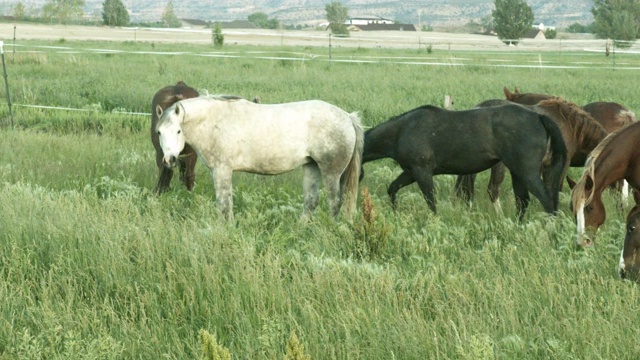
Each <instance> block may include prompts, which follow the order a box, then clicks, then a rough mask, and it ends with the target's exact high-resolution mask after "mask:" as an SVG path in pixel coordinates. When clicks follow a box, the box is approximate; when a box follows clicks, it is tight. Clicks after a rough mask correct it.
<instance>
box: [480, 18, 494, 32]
mask: <svg viewBox="0 0 640 360" xmlns="http://www.w3.org/2000/svg"><path fill="white" fill-rule="evenodd" d="M480 26H482V32H484V33H487V34H488V33H491V32H493V31H495V28H496V24H495V22H494V21H493V16H491V15H487V16H485V17H483V18H482V19H480Z"/></svg>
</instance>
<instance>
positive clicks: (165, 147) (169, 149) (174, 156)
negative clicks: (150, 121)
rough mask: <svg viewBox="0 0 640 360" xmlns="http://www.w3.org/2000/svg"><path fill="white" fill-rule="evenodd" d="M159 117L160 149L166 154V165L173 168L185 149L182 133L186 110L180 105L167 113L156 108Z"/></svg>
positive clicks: (173, 106) (174, 106)
mask: <svg viewBox="0 0 640 360" xmlns="http://www.w3.org/2000/svg"><path fill="white" fill-rule="evenodd" d="M156 115H158V119H159V120H158V125H157V126H156V131H157V133H158V137H159V139H160V147H161V148H162V152H163V154H164V159H163V162H164V165H165V166H167V167H173V166H175V165H176V161H177V160H178V156H179V155H180V153H181V152H182V150H183V149H184V145H185V139H184V134H183V133H182V120H183V119H184V108H183V107H182V105H181V104H180V103H175V104H173V105H172V106H170V107H169V108H167V111H164V112H163V111H162V108H161V107H160V106H157V107H156Z"/></svg>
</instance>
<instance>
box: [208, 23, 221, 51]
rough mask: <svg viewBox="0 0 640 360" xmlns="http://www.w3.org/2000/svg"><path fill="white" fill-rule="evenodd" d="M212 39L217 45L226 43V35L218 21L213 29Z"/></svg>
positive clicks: (214, 44)
mask: <svg viewBox="0 0 640 360" xmlns="http://www.w3.org/2000/svg"><path fill="white" fill-rule="evenodd" d="M211 40H212V41H213V46H215V47H222V45H224V35H223V34H222V26H221V25H220V23H216V24H215V25H214V26H213V29H211Z"/></svg>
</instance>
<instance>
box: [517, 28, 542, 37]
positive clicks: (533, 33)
mask: <svg viewBox="0 0 640 360" xmlns="http://www.w3.org/2000/svg"><path fill="white" fill-rule="evenodd" d="M522 38H523V39H533V40H546V39H547V37H546V36H544V31H542V30H540V29H538V28H535V29H531V30H529V31H527V32H526V33H525V34H524V35H523V36H522Z"/></svg>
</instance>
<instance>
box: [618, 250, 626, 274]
mask: <svg viewBox="0 0 640 360" xmlns="http://www.w3.org/2000/svg"><path fill="white" fill-rule="evenodd" d="M623 254H624V244H623V247H622V250H620V262H619V263H618V274H620V275H622V272H623V271H624V268H625V265H624V257H623V256H622V255H623Z"/></svg>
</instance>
